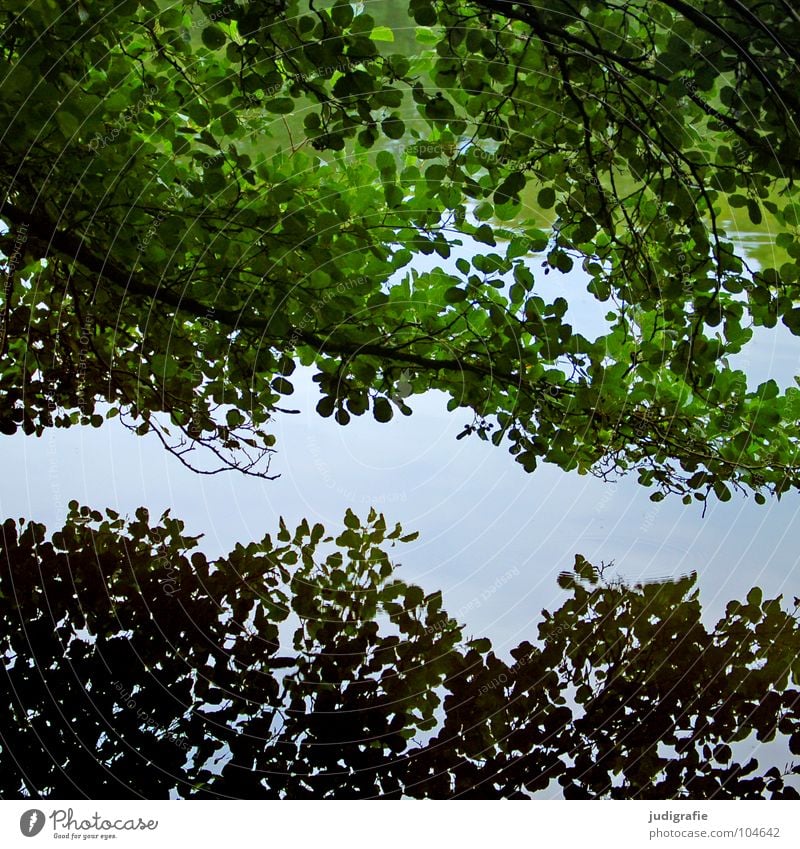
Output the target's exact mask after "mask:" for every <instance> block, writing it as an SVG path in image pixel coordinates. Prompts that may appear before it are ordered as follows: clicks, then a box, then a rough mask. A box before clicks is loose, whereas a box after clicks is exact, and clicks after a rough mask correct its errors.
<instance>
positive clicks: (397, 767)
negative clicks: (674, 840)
mask: <svg viewBox="0 0 800 849" xmlns="http://www.w3.org/2000/svg"><path fill="white" fill-rule="evenodd" d="M81 516H83V518H87V517H88V518H90V521H89V522H80V521H76V520H78V519H79V518H80V517H81ZM183 531H184V529H183V525H182V523H180V522H176V521H174V520H172V519H170V518H169V517H166V516H165V517H162V521H161V523H160V525H159V526H158V527H155V526H151V524H150V522H149V517H148V516H147V514H146V512H145V511H140V512H139V513H138V515H137V517H136V521H135V522H130V523H125V522H124V521H123V520H121V519H119V518H117V517H116V515H115V514H114V515H111V514H109V515H107V516H106V517H103V516H101V515H100V514H99V513H90V512H89V511H88V509H87V508H83V511H82V513H81V512H79V511H78V510H77V508H76V509H74V510H73V511H72V515H71V518H70V521H69V522H68V523H67V525H66V526H65V527H64V529H63V530H62V531H61V532H59V533H57V534H54V535H53V536H52V537H50V538H48V537H47V535H46V531H45V529H44V528H43V527H42V526H40V525H34V524H26V525H22V526H17V524H16V523H15V522H13V521H12V520H9V521H7V522H6V523H5V524H4V526H3V532H4V533H3V537H2V539H3V543H2V550H0V618H2V620H3V621H2V625H3V628H2V631H1V632H0V633H2V635H3V636H2V638H1V639H2V644H1V645H0V651H2V654H3V657H4V661H5V664H4V666H5V673H4V679H3V680H4V681H5V683H6V686H5V687H4V688H3V690H2V691H1V692H0V699H2V701H3V711H4V715H5V716H6V718H7V719H6V722H5V723H4V726H3V729H2V736H0V741H2V743H1V748H0V767H2V769H0V792H2V795H3V797H4V798H17V797H19V796H25V797H31V798H50V799H65V798H69V799H74V798H76V797H84V796H85V797H89V798H93V799H101V798H123V797H137V796H145V797H147V798H168V797H176V796H179V797H184V798H231V797H233V798H373V797H385V798H401V797H418V798H530V797H531V796H536V795H541V794H550V795H554V794H556V795H563V796H564V797H566V798H603V797H611V798H648V799H664V798H670V799H671V798H685V797H688V798H695V799H700V798H763V797H770V798H800V795H798V793H797V791H796V789H795V785H796V783H797V779H796V773H795V772H794V771H792V770H789V771H788V772H784V771H781V770H780V769H776V768H774V767H769V768H767V767H766V766H763V765H762V766H759V763H758V761H757V760H756V759H753V758H750V757H749V750H750V749H751V748H752V745H751V744H752V742H754V741H755V742H758V743H762V742H769V741H773V743H774V744H775V745H780V749H781V753H782V754H783V755H784V756H788V755H787V750H788V751H791V752H792V753H797V752H798V750H800V694H798V692H797V690H795V689H792V688H791V684H794V685H796V684H797V683H799V680H798V679H800V668H798V664H797V657H798V656H799V655H800V629H798V627H797V622H796V619H795V614H796V607H795V610H794V611H790V610H787V609H786V608H785V606H784V605H783V604H781V603H780V601H779V600H770V599H765V598H763V595H762V592H761V590H759V589H752V590H751V591H750V593H749V594H748V595H747V599H746V600H745V601H743V602H741V603H738V602H732V603H731V604H729V605H728V607H727V610H726V614H725V617H724V619H723V620H722V621H721V622H719V623H718V624H717V625H716V626H715V627H714V628H713V629H712V630H707V628H706V626H705V625H704V624H703V622H702V618H701V612H702V611H701V607H700V604H699V601H698V600H697V593H696V587H695V577H696V576H694V575H687V576H684V577H682V578H680V579H670V580H668V581H665V582H662V583H656V582H647V583H643V584H638V585H635V586H626V585H625V584H624V583H623V582H620V581H614V580H611V581H609V580H604V579H603V576H602V573H603V572H604V571H605V569H603V568H600V569H597V568H595V567H594V566H592V564H590V563H589V562H588V561H587V560H585V559H584V558H582V557H580V556H578V557H576V558H575V565H574V569H573V570H572V571H571V572H568V573H563V574H562V576H561V578H560V581H559V583H560V584H561V585H562V587H563V588H564V589H565V590H566V591H567V592H566V598H565V600H564V602H563V603H562V604H561V606H560V607H559V608H558V609H556V610H555V611H554V612H552V613H551V612H548V611H543V612H542V616H541V618H540V621H539V624H538V635H537V634H533V633H531V634H530V635H529V636H530V638H529V639H526V640H523V641H522V642H520V643H519V644H518V645H517V646H516V647H515V648H514V649H512V650H511V652H510V658H509V660H507V661H506V660H503V659H502V658H501V657H499V656H498V655H496V654H495V653H494V651H493V650H492V644H491V642H490V641H489V640H488V639H476V638H474V637H473V636H472V635H469V636H467V635H465V633H464V629H463V628H462V626H461V624H460V623H459V622H457V621H456V620H455V619H453V618H452V617H451V616H450V615H449V614H448V613H447V611H446V609H444V607H443V599H442V595H441V593H437V592H433V593H429V594H427V595H426V594H425V593H424V591H423V590H422V589H420V588H419V587H417V586H414V585H412V584H407V583H405V582H403V581H401V580H398V579H397V577H396V575H395V574H394V569H393V566H392V564H391V562H390V561H389V558H388V556H387V551H386V549H387V547H388V543H389V542H391V541H396V540H398V539H400V540H401V541H402V540H403V539H406V538H404V537H403V536H402V534H403V532H402V530H401V529H400V528H399V526H398V527H397V528H395V529H390V528H389V527H387V526H386V523H385V521H384V519H383V517H382V516H379V515H377V514H376V513H375V512H371V513H370V515H369V517H367V519H366V521H361V520H359V519H358V518H357V517H356V516H355V515H353V514H352V513H348V514H347V516H346V517H345V527H344V528H343V529H342V531H341V532H340V534H339V536H338V537H337V538H336V541H335V543H334V541H333V538H332V537H327V538H326V537H325V530H324V528H323V527H322V526H321V525H319V524H316V525H314V526H313V527H312V526H310V525H309V524H308V523H303V524H301V526H300V527H298V528H297V530H296V531H295V532H294V533H292V532H291V531H289V530H288V529H287V528H286V527H285V526H282V527H281V529H280V532H279V533H278V535H277V538H271V537H269V536H267V537H265V538H264V539H263V540H262V541H260V542H258V543H252V544H250V545H247V546H238V547H237V549H236V550H235V551H233V552H231V554H230V555H229V556H227V557H224V558H219V559H217V560H214V561H209V560H207V559H206V557H205V556H204V555H203V554H201V553H199V552H197V551H192V550H193V549H194V548H195V547H196V540H193V539H191V538H188V537H186V536H185V535H184V533H183ZM167 583H168V584H169V586H170V587H171V590H170V591H169V592H165V585H166V584H167ZM790 682H791V684H790Z"/></svg>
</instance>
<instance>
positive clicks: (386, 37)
mask: <svg viewBox="0 0 800 849" xmlns="http://www.w3.org/2000/svg"><path fill="white" fill-rule="evenodd" d="M369 37H370V38H371V39H372V40H373V41H394V32H393V30H392V29H391V28H390V27H374V28H373V30H372V32H371V33H370V34H369Z"/></svg>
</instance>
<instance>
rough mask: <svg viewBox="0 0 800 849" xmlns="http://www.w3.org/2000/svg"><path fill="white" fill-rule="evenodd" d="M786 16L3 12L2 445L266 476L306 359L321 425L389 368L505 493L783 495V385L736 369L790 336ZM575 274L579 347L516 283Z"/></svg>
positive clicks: (482, 3)
mask: <svg viewBox="0 0 800 849" xmlns="http://www.w3.org/2000/svg"><path fill="white" fill-rule="evenodd" d="M390 5H391V4H383V6H385V7H386V8H389V7H390ZM790 5H791V4H785V3H775V4H767V5H764V4H756V3H754V2H752V0H743V2H740V3H735V4H727V3H722V2H720V0H703V2H702V3H697V4H693V5H690V4H688V3H684V2H682V0H660V2H656V3H652V2H649V0H647V2H645V0H635V2H631V3H626V4H624V6H622V7H619V6H618V5H617V4H611V3H608V2H604V0H591V2H587V3H584V4H583V5H582V6H581V9H580V11H577V10H576V9H574V8H573V7H572V6H571V5H570V4H566V3H560V2H555V3H551V4H548V6H547V9H541V8H539V7H537V6H534V5H531V4H527V3H497V2H494V0H470V2H467V0H437V2H432V0H411V2H410V4H409V7H408V11H409V14H410V15H411V16H412V18H413V22H414V24H415V25H416V39H415V41H414V42H413V43H409V40H408V39H407V38H405V37H404V32H403V29H404V28H406V27H407V26H408V23H409V21H408V20H405V19H404V20H401V21H400V22H398V21H396V20H394V19H391V18H388V17H387V20H386V21H385V22H379V21H377V20H376V19H375V18H374V17H372V15H371V14H368V13H367V12H362V13H360V14H355V13H354V11H353V8H352V7H351V6H350V4H347V3H343V2H337V3H335V4H334V5H333V6H332V7H331V8H327V9H318V8H317V7H316V6H314V7H313V8H312V6H311V5H310V4H308V5H306V4H301V3H298V2H295V0H291V2H289V0H251V2H246V3H241V4H234V3H230V4H225V5H220V4H217V3H207V2H190V3H184V4H183V5H182V6H174V5H173V4H172V3H171V2H169V3H168V2H167V1H166V0H163V2H155V0H145V2H140V3H132V2H123V3H108V2H102V0H97V2H89V0H86V2H84V3H82V4H75V5H73V6H71V7H69V8H68V9H61V8H60V7H59V6H58V5H57V4H54V3H53V2H52V0H33V2H30V3H29V2H27V0H26V2H8V3H6V4H5V7H4V9H5V11H4V13H3V15H4V18H3V21H2V23H0V51H2V54H1V55H2V58H1V59H0V74H2V76H3V77H4V82H3V101H2V104H0V114H2V122H3V125H4V126H7V127H8V131H7V132H6V133H5V134H4V135H3V137H2V141H0V145H2V160H3V170H2V180H3V192H4V196H5V198H6V200H5V201H4V203H3V206H2V209H0V219H2V220H3V221H4V222H6V224H7V226H8V228H9V229H8V232H7V233H6V234H5V235H4V236H3V237H2V238H1V239H0V248H2V249H3V251H4V252H5V254H6V256H7V257H9V258H10V257H12V256H13V255H14V254H13V252H14V250H15V244H16V242H15V239H16V240H19V237H20V234H24V245H23V248H22V249H21V250H20V251H19V253H20V259H19V261H18V262H15V263H12V262H10V261H9V263H8V265H9V268H8V271H9V274H8V285H7V286H6V287H5V295H4V304H5V307H4V336H3V346H4V351H5V352H6V353H7V357H6V358H4V368H3V371H2V373H0V387H2V389H3V392H4V399H3V402H2V415H0V429H2V431H3V432H13V431H14V430H15V429H16V428H18V427H21V428H22V429H24V431H25V432H26V433H41V432H42V429H43V428H45V427H48V426H51V425H56V426H66V425H69V424H74V423H77V422H84V423H90V424H93V425H99V424H100V423H101V422H102V420H103V416H114V415H121V416H122V418H123V420H124V421H125V423H126V424H127V425H128V426H129V427H131V428H134V429H136V431H137V432H139V433H145V432H147V431H148V430H155V431H156V432H157V433H158V434H159V436H160V437H161V438H162V440H163V441H164V442H165V444H166V445H167V446H168V447H169V448H170V449H171V450H173V451H174V452H176V453H177V454H178V455H179V456H180V457H181V459H182V460H183V461H184V462H186V463H189V464H191V465H193V467H197V468H202V469H203V470H205V471H209V470H210V469H209V467H208V465H207V464H204V462H202V461H195V460H193V459H192V458H193V456H194V455H192V453H191V452H192V451H193V450H194V449H195V448H197V447H199V446H205V447H206V448H208V449H210V450H211V451H213V452H214V453H215V454H216V457H217V458H218V460H219V463H220V464H221V465H220V467H221V468H230V467H235V468H239V469H241V470H243V471H246V472H249V473H254V474H266V469H265V466H264V461H266V462H267V463H268V461H269V455H270V454H271V452H272V451H273V443H274V437H273V436H272V435H271V434H270V433H269V422H270V420H271V418H272V416H273V415H274V414H275V413H276V412H278V411H281V410H284V409H285V407H284V406H282V405H284V404H285V398H286V397H287V396H288V395H290V394H291V393H292V390H293V386H292V383H291V380H290V377H291V374H292V372H293V370H294V369H295V367H296V365H297V364H298V363H300V364H302V365H305V366H312V367H313V368H314V369H315V373H316V377H315V379H316V380H317V382H318V384H319V388H320V391H321V393H322V398H321V400H320V402H319V406H318V408H317V409H318V410H319V412H320V413H321V414H322V415H333V416H335V418H336V420H337V421H338V422H339V423H340V424H343V425H344V424H347V422H348V421H349V420H350V417H351V416H353V415H363V414H364V413H366V412H367V411H368V410H370V409H372V411H373V413H374V416H375V418H376V419H377V420H378V421H386V420H388V419H389V418H391V416H392V414H393V412H394V411H395V410H397V409H399V411H400V412H401V413H403V414H408V413H410V412H411V408H410V406H409V405H408V404H407V403H406V401H405V400H403V399H400V400H398V399H397V396H396V395H393V387H395V386H396V385H397V383H398V381H399V380H400V379H401V378H403V379H406V378H404V377H403V376H405V375H407V379H408V383H409V386H410V389H411V393H412V394H418V393H422V392H425V391H428V390H430V389H438V390H441V391H443V392H444V393H446V394H447V395H448V396H449V399H450V400H449V404H448V406H449V408H450V409H451V410H455V409H457V408H464V409H466V410H467V411H469V413H468V415H471V416H472V419H471V420H470V421H469V423H468V425H467V432H469V433H475V434H477V435H478V436H480V437H481V438H484V439H490V438H491V440H492V441H493V442H494V443H495V444H498V445H499V444H501V443H503V444H505V445H506V446H507V447H508V449H509V451H510V452H511V453H512V454H513V455H514V456H515V459H516V460H517V461H518V462H519V463H521V464H522V466H523V467H524V468H525V469H526V470H528V471H532V470H533V469H534V468H535V467H536V466H537V464H538V463H539V462H541V461H543V460H544V461H547V462H551V463H556V464H558V465H559V466H561V467H562V468H564V469H567V470H569V469H577V470H578V471H580V472H588V471H591V472H593V473H595V474H599V475H602V476H604V477H608V476H614V475H616V474H617V473H621V472H624V471H625V470H628V469H636V470H638V472H639V477H640V481H641V482H642V483H643V484H644V485H647V486H653V487H656V490H655V491H654V493H653V497H654V498H661V497H663V496H664V495H665V494H666V493H668V492H677V493H680V494H682V495H683V497H684V500H686V501H687V502H689V501H691V500H692V498H697V499H700V500H704V499H705V498H706V497H707V496H708V494H710V493H712V492H713V493H714V494H715V495H716V497H718V498H721V499H723V500H725V499H727V498H729V497H730V495H731V490H730V487H731V486H733V487H734V488H737V487H740V488H743V487H748V488H750V489H753V490H755V491H756V493H757V498H758V499H759V500H763V499H764V496H763V494H762V491H764V492H771V493H775V494H777V495H780V494H781V493H783V492H785V491H787V490H788V489H790V488H792V487H797V485H798V481H799V480H800V479H799V478H798V463H797V425H798V422H799V421H800V409H798V398H800V392H798V390H797V389H794V388H790V389H787V390H786V391H785V392H782V391H781V390H780V388H779V387H778V386H777V385H776V384H775V383H774V382H773V381H768V382H766V383H764V384H762V385H760V386H757V387H750V386H748V385H747V382H746V377H745V375H744V373H743V372H742V371H740V370H737V369H736V368H734V367H732V366H731V365H729V362H728V360H727V357H728V356H729V355H732V354H736V353H738V352H741V351H742V350H746V345H747V343H748V340H749V339H750V338H751V336H752V334H753V328H754V327H764V328H773V327H776V326H777V325H778V323H779V322H780V323H781V324H782V325H784V326H786V327H787V328H788V329H789V330H790V331H791V332H792V333H795V334H797V333H799V332H800V318H798V316H800V307H798V306H797V304H798V303H799V302H800V291H799V290H798V286H800V269H798V262H797V261H798V258H799V257H800V242H798V238H797V236H798V223H800V220H799V219H798V215H800V204H799V203H798V200H797V189H796V178H797V174H798V168H800V153H798V150H800V147H799V146H798V139H799V138H800V134H798V131H797V126H796V123H795V120H794V116H796V115H797V114H798V111H799V110H798V109H797V108H796V107H797V106H798V103H797V91H798V81H800V80H799V79H798V71H797V59H798V53H799V52H800V40H799V39H798V27H797V19H796V14H795V13H794V12H792V10H791V8H790ZM787 10H788V11H787ZM376 14H378V13H377V12H376ZM387 14H389V15H391V14H394V15H395V16H396V15H397V14H401V15H402V14H404V12H403V8H402V7H401V8H400V9H399V10H398V8H397V7H394V12H392V11H391V10H390V11H389V12H387ZM85 19H91V20H92V21H97V22H98V24H97V25H96V26H94V25H93V26H87V24H86V20H85ZM100 22H102V25H101V24H100ZM395 35H397V39H396V40H395ZM43 36H44V37H43ZM534 199H535V202H534ZM537 206H538V212H537V213H536V214H535V215H531V211H532V207H537ZM739 208H741V209H743V210H745V209H746V210H747V212H748V215H749V217H750V219H751V220H752V221H753V222H754V223H760V222H762V219H763V218H764V216H765V215H767V216H768V219H769V221H770V222H771V226H774V227H775V228H777V231H778V232H777V236H776V256H778V257H779V258H780V264H778V265H776V266H775V267H754V266H752V264H750V263H748V261H747V258H746V257H744V256H742V255H741V251H739V250H738V249H737V248H736V246H735V245H734V243H733V241H732V240H731V238H730V235H729V234H727V233H726V232H725V229H724V227H723V226H722V221H723V220H724V218H725V215H726V210H727V211H730V209H739ZM543 214H544V216H545V218H547V216H550V218H549V219H547V224H546V226H544V227H543V226H542V216H543ZM465 240H471V241H467V243H468V244H472V245H474V246H475V251H474V253H473V255H471V256H470V258H469V260H467V259H465V258H463V257H459V258H458V260H457V261H456V262H455V263H454V264H453V262H452V259H453V257H452V256H451V254H452V251H453V248H454V247H455V246H456V245H457V244H458V243H459V242H462V243H463V242H465ZM423 255H424V256H428V257H438V258H439V259H440V260H441V264H440V267H437V268H434V269H432V270H427V271H423V270H421V268H419V267H418V266H419V265H420V263H419V261H418V259H419V257H420V256H423ZM578 265H579V266H580V267H581V268H582V269H583V272H584V273H585V274H586V275H588V278H589V281H588V286H589V290H590V292H591V293H592V295H593V296H594V297H595V298H596V299H598V300H599V301H601V302H605V303H607V304H608V305H609V307H610V312H609V329H608V332H607V333H605V334H604V335H602V334H601V335H600V336H598V337H597V338H595V339H589V338H587V337H586V336H585V335H582V334H581V333H580V332H578V331H577V329H576V328H574V327H573V326H572V324H571V323H570V322H569V321H568V320H567V319H568V316H567V311H568V306H569V303H568V298H566V297H561V296H559V297H556V298H554V299H552V301H551V299H550V298H548V297H543V295H542V293H541V292H540V290H541V282H542V277H543V275H545V274H548V273H556V272H558V273H559V274H562V273H567V272H569V271H570V270H571V269H572V268H573V267H576V266H578ZM409 267H410V270H408V269H409ZM403 269H406V271H404V270H403ZM565 294H567V293H566V290H565ZM392 399H394V400H392ZM108 405H110V409H108Z"/></svg>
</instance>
